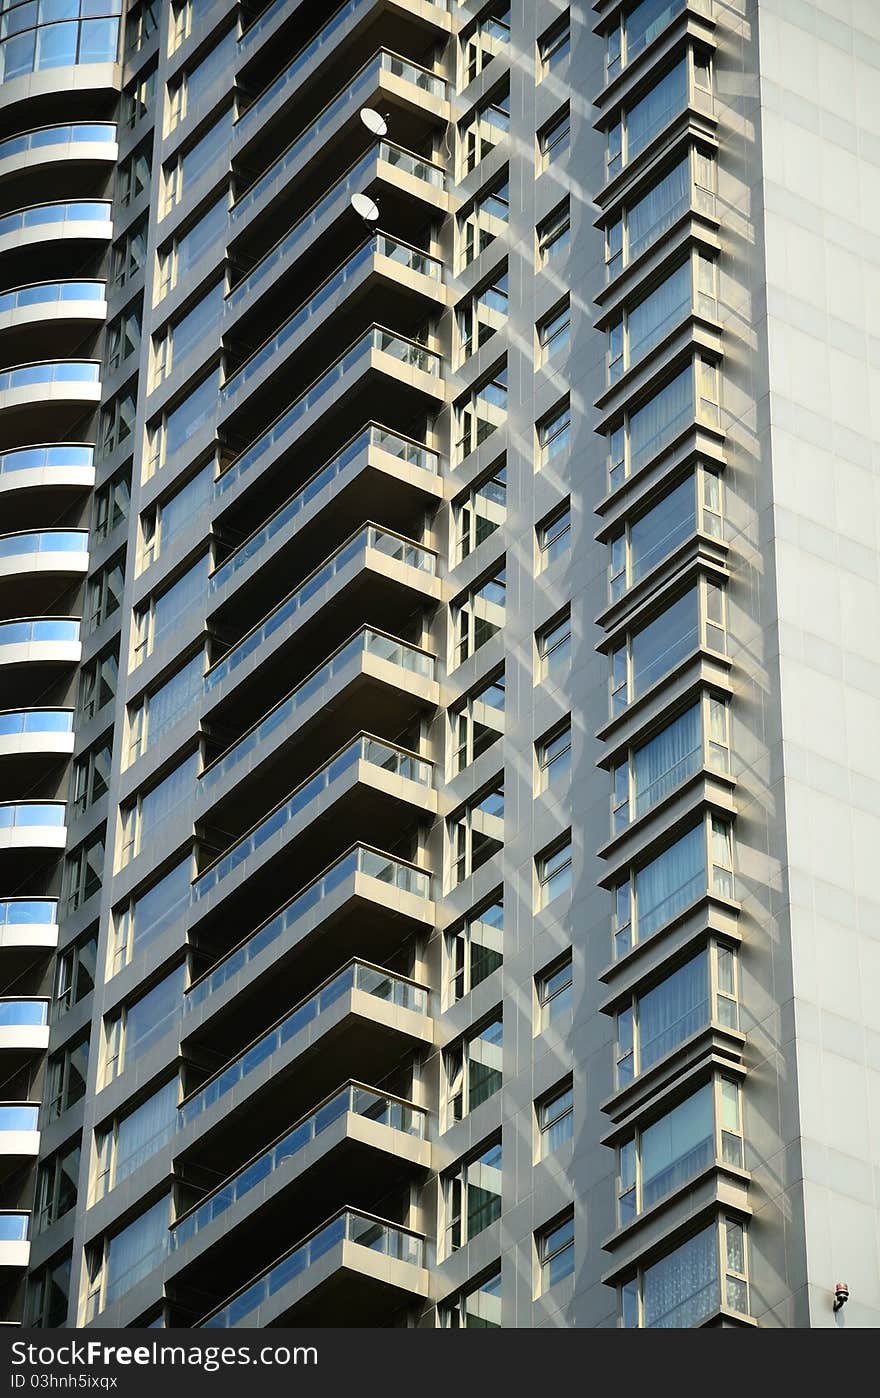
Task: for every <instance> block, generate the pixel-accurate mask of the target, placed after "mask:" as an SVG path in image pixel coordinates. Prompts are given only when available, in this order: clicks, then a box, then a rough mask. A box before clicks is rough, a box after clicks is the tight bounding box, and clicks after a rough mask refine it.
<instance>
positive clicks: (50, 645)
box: [0, 617, 82, 682]
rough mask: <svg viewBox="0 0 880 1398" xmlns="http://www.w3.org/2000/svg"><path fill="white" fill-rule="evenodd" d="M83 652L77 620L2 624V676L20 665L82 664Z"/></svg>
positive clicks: (45, 618) (43, 619) (60, 619)
mask: <svg viewBox="0 0 880 1398" xmlns="http://www.w3.org/2000/svg"><path fill="white" fill-rule="evenodd" d="M81 653H82V646H81V644H80V624H79V621H78V620H77V619H76V618H74V617H35V618H29V619H25V620H18V621H0V673H2V671H3V670H5V669H6V668H7V667H8V666H16V665H29V666H30V665H34V666H37V665H39V666H44V665H51V666H56V665H78V664H79V660H80V655H81ZM4 682H5V681H4Z"/></svg>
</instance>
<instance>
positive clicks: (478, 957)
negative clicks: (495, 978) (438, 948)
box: [446, 897, 504, 1005]
mask: <svg viewBox="0 0 880 1398" xmlns="http://www.w3.org/2000/svg"><path fill="white" fill-rule="evenodd" d="M503 947H504V903H503V901H502V900H501V898H500V897H496V898H494V899H493V901H492V902H491V903H487V904H486V905H485V906H483V907H482V908H480V909H479V910H478V911H477V912H476V913H471V914H469V915H468V917H467V918H466V919H465V921H464V922H463V923H462V924H461V926H460V927H458V928H457V929H456V930H455V931H454V932H450V933H448V934H447V937H446V965H447V968H448V971H449V994H448V1003H449V1004H450V1005H452V1004H455V1002H456V1001H457V1000H461V999H462V998H463V997H464V996H465V995H469V994H470V992H471V991H472V990H473V989H474V988H475V987H476V986H478V985H480V984H481V982H482V981H484V980H485V979H486V977H487V976H491V974H492V972H493V971H496V970H497V969H498V967H499V966H500V965H501V963H502V961H503V960H504V957H503Z"/></svg>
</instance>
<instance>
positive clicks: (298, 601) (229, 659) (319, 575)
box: [205, 524, 437, 690]
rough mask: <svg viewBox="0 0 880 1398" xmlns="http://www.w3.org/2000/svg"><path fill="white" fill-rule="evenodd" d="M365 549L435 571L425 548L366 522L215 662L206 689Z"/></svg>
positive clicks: (424, 570) (432, 558)
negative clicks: (366, 524)
mask: <svg viewBox="0 0 880 1398" xmlns="http://www.w3.org/2000/svg"><path fill="white" fill-rule="evenodd" d="M367 549H375V550H376V551H377V552H378V553H381V554H384V555H385V557H386V558H393V559H396V560H397V561H398V562H400V563H404V564H406V566H407V567H409V568H416V569H418V571H419V572H422V573H430V574H432V575H433V574H434V572H435V571H436V564H437V559H436V555H435V554H433V553H431V552H429V550H428V549H424V548H421V547H420V546H419V545H418V544H413V543H410V541H409V540H408V539H402V538H401V537H400V536H399V535H398V534H389V533H387V532H386V531H385V530H383V529H377V528H376V527H375V525H372V524H371V525H368V526H367V528H366V529H362V530H360V531H359V533H357V534H356V535H355V536H354V538H353V539H349V540H348V542H347V543H345V544H343V545H342V547H341V548H340V549H338V550H337V551H336V553H334V554H332V555H331V557H330V558H328V560H327V562H326V563H323V564H322V565H321V567H320V568H317V569H316V570H315V572H314V573H312V574H311V575H310V576H309V577H308V578H306V580H305V582H304V583H302V584H301V585H300V586H299V587H298V588H297V589H296V591H295V592H292V593H291V594H290V596H289V597H287V598H285V600H284V601H283V602H281V603H280V604H279V606H277V607H276V608H275V610H274V611H272V612H270V613H269V615H268V616H267V617H266V618H265V619H264V620H263V621H262V622H260V624H259V625H258V626H255V627H254V629H253V631H249V632H248V634H247V635H246V636H245V637H244V638H243V640H241V641H239V643H238V644H237V645H236V646H234V647H233V648H232V650H230V651H229V652H228V653H227V654H226V655H225V656H224V657H223V659H222V660H220V661H218V662H217V664H216V665H214V666H213V667H212V668H211V669H210V670H209V671H208V673H207V674H206V675H205V689H206V690H211V689H213V688H214V686H215V685H218V684H220V683H221V682H222V681H223V680H225V679H227V678H228V677H229V676H230V675H231V674H233V673H234V672H235V671H236V670H237V669H238V668H239V666H240V665H243V664H244V662H245V661H246V660H248V659H249V658H250V656H252V655H254V654H255V653H256V652H257V651H258V650H260V649H261V647H262V646H263V645H265V643H266V641H268V639H269V637H270V636H273V635H274V634H275V632H276V631H278V630H280V628H281V627H282V626H285V625H286V624H287V622H288V621H290V620H291V618H292V617H294V616H296V614H297V613H298V612H300V611H301V610H302V608H303V607H304V606H306V605H307V603H309V602H310V601H311V600H312V598H313V597H316V596H317V594H318V593H319V592H320V591H321V589H322V588H324V587H326V585H327V584H328V583H329V582H332V580H333V578H335V577H337V576H338V574H339V573H341V572H343V571H344V570H345V569H346V568H347V567H348V565H349V564H350V563H351V562H352V561H353V560H354V559H356V558H359V557H360V555H361V554H364V553H366V551H367Z"/></svg>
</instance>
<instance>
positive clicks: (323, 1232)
mask: <svg viewBox="0 0 880 1398" xmlns="http://www.w3.org/2000/svg"><path fill="white" fill-rule="evenodd" d="M428 1294H429V1289H428V1273H427V1271H426V1270H425V1240H424V1238H423V1237H422V1236H421V1235H420V1234H418V1233H411V1232H409V1231H408V1230H407V1229H404V1228H401V1227H399V1226H398V1225H397V1224H394V1223H388V1222H386V1221H385V1220H384V1219H379V1218H374V1217H372V1216H371V1215H369V1214H365V1213H356V1212H355V1211H354V1210H352V1209H343V1210H342V1211H341V1212H340V1213H339V1214H337V1215H336V1217H335V1218H333V1219H331V1220H330V1221H329V1223H325V1224H324V1225H323V1227H321V1228H319V1229H318V1230H317V1231H316V1232H314V1233H312V1234H311V1236H310V1237H308V1238H306V1239H304V1240H303V1241H302V1242H301V1243H298V1244H297V1246H296V1247H295V1248H292V1249H291V1250H290V1252H287V1253H285V1254H284V1255H283V1256H282V1257H280V1258H279V1259H278V1261H277V1262H275V1263H274V1264H273V1265H272V1266H271V1267H268V1268H267V1269H266V1271H265V1272H263V1273H262V1274H261V1275H260V1276H259V1277H257V1278H256V1279H255V1280H253V1281H252V1282H250V1283H249V1285H248V1286H247V1287H245V1288H244V1289H243V1290H242V1291H239V1292H237V1293H236V1294H235V1296H233V1297H232V1298H231V1299H230V1300H229V1301H227V1302H226V1304H225V1305H224V1306H223V1307H222V1308H221V1309H220V1310H217V1311H214V1312H212V1313H211V1314H210V1315H209V1316H206V1317H205V1319H204V1320H202V1321H200V1322H199V1324H198V1325H197V1327H196V1328H197V1329H199V1330H229V1329H234V1328H235V1327H236V1326H238V1325H241V1324H242V1323H244V1324H247V1325H248V1326H258V1327H260V1328H261V1329H262V1328H263V1327H264V1326H270V1325H281V1324H293V1323H296V1324H298V1325H303V1324H313V1325H314V1324H319V1323H320V1321H321V1319H322V1318H323V1319H324V1320H326V1317H327V1316H328V1315H332V1317H333V1324H334V1325H337V1326H338V1325H343V1326H344V1325H379V1324H382V1322H383V1320H388V1319H390V1317H391V1316H392V1315H393V1314H394V1312H395V1311H398V1310H400V1309H401V1308H402V1307H404V1306H406V1305H407V1304H408V1303H411V1302H412V1301H413V1300H416V1299H421V1300H426V1299H427V1297H428Z"/></svg>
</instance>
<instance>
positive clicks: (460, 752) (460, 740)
mask: <svg viewBox="0 0 880 1398" xmlns="http://www.w3.org/2000/svg"><path fill="white" fill-rule="evenodd" d="M504 702H505V695H504V671H503V670H500V671H498V672H497V674H494V675H492V676H491V677H490V678H489V679H488V680H482V681H481V682H480V684H479V685H478V686H477V687H476V688H475V689H472V690H471V691H470V693H469V694H467V695H466V696H465V698H464V700H463V701H462V702H461V704H459V705H457V706H456V707H455V708H454V709H451V710H450V714H449V721H450V740H451V763H450V767H451V771H452V775H453V776H454V775H455V774H456V773H458V772H463V771H464V770H465V768H466V767H469V766H470V765H471V763H472V762H475V761H476V759H477V758H478V757H479V756H480V755H481V754H482V753H484V752H486V751H487V749H488V748H490V747H491V746H492V744H493V743H495V742H497V740H498V739H499V738H500V737H501V735H502V733H503V732H504Z"/></svg>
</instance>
